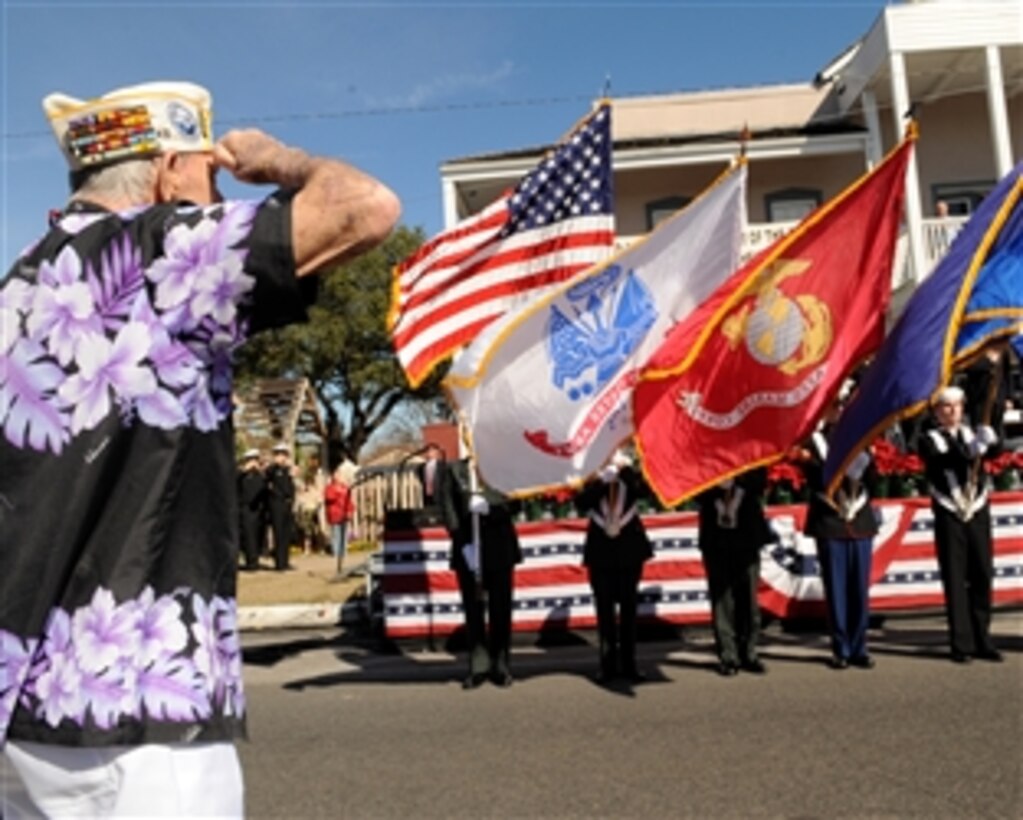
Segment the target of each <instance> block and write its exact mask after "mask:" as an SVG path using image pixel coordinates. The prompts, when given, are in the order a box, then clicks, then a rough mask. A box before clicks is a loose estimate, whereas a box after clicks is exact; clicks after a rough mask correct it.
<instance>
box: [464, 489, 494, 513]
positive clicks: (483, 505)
mask: <svg viewBox="0 0 1023 820" xmlns="http://www.w3.org/2000/svg"><path fill="white" fill-rule="evenodd" d="M469 512H471V513H476V514H478V515H486V514H487V513H488V512H490V505H489V504H488V503H487V499H485V498H484V497H483V496H482V495H480V494H479V493H473V494H472V495H471V496H470V497H469Z"/></svg>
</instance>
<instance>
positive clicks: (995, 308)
mask: <svg viewBox="0 0 1023 820" xmlns="http://www.w3.org/2000/svg"><path fill="white" fill-rule="evenodd" d="M1021 202H1023V163H1020V164H1019V165H1017V166H1016V167H1015V168H1014V169H1013V170H1012V171H1011V172H1010V173H1009V174H1008V175H1007V176H1006V177H1004V178H1003V179H1002V180H1001V181H1000V182H999V183H998V185H997V186H995V189H994V190H993V191H992V192H991V193H990V194H989V195H988V196H987V197H986V198H985V199H984V201H983V202H981V204H980V207H979V208H978V209H977V212H976V213H975V214H974V216H973V218H972V219H971V220H970V221H969V222H967V223H966V225H964V226H963V229H962V230H961V231H960V233H959V235H958V236H957V237H956V238H955V241H954V242H953V243H952V247H951V248H949V250H948V253H947V254H946V256H945V257H944V259H942V260H941V262H940V263H939V264H938V266H937V267H936V268H935V269H934V272H933V273H932V274H931V275H930V276H929V277H928V278H927V279H926V280H924V282H923V283H922V284H921V285H920V286H919V287H918V288H917V289H916V291H915V292H914V293H913V296H912V298H911V299H910V300H909V303H908V304H907V305H906V308H905V310H904V311H903V313H902V316H900V317H899V321H898V322H897V323H896V325H895V327H894V328H893V329H892V332H891V333H890V334H889V335H888V337H887V338H886V339H885V341H884V344H883V345H882V346H881V349H880V350H879V351H878V353H877V356H876V357H875V358H874V360H873V362H872V363H871V364H870V366H869V367H868V368H867V370H866V372H865V373H864V375H863V378H862V379H861V380H860V384H859V390H857V393H856V397H855V398H854V399H853V401H852V402H851V403H850V405H849V406H848V407H847V408H846V411H845V412H844V413H843V414H842V417H841V418H840V419H839V421H838V424H837V426H836V427H835V431H834V434H833V437H832V441H831V447H830V448H829V453H828V460H827V463H826V464H825V466H824V481H825V483H826V484H827V485H828V486H829V487H830V486H831V485H832V484H837V482H838V479H839V477H840V476H841V475H842V473H843V472H844V470H845V467H846V465H847V464H848V463H849V461H850V460H851V459H852V458H853V457H854V456H855V454H856V453H857V452H858V451H859V450H861V449H862V448H864V447H866V446H868V445H869V444H870V443H871V442H872V441H873V440H874V439H875V438H876V437H877V436H879V435H880V434H881V433H883V432H884V431H885V430H886V429H887V428H888V427H890V426H891V425H892V424H894V423H895V422H897V421H899V420H900V419H903V418H908V417H910V416H913V415H915V414H916V413H918V412H920V411H921V410H923V409H925V408H926V407H927V406H928V405H929V403H930V401H931V397H932V396H933V395H934V394H935V393H936V392H937V391H938V390H939V389H941V388H942V387H944V386H945V385H946V384H948V382H949V379H950V378H951V376H952V373H953V371H954V370H956V369H957V368H958V367H961V366H962V365H964V364H966V363H968V362H969V361H970V360H971V359H972V358H973V357H974V356H976V355H977V353H978V352H979V351H980V350H981V349H982V348H983V347H984V346H985V345H987V344H989V343H991V342H993V341H996V340H1000V339H1004V340H1009V339H1011V338H1013V337H1015V336H1017V335H1018V334H1019V333H1020V332H1021V330H1023V205H1021Z"/></svg>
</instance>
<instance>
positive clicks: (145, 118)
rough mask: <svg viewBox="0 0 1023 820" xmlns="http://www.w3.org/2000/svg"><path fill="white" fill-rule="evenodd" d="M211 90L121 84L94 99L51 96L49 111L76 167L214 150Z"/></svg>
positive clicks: (173, 84)
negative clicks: (175, 153) (174, 152)
mask: <svg viewBox="0 0 1023 820" xmlns="http://www.w3.org/2000/svg"><path fill="white" fill-rule="evenodd" d="M211 103H212V100H211V97H210V92H209V91H207V90H206V89H205V88H203V87H202V86H198V85H195V84H193V83H181V82H157V83H143V84H142V85H133V86H128V87H127V88H119V89H117V90H116V91H111V92H110V93H109V94H104V95H103V96H102V97H97V98H96V99H92V100H79V99H75V98H74V97H69V96H68V95H67V94H50V95H49V96H48V97H46V99H44V100H43V111H44V112H46V116H47V118H48V119H49V120H50V126H51V127H52V128H53V133H54V135H55V136H56V137H57V143H58V144H59V145H60V149H61V151H63V152H64V157H65V158H66V159H67V162H68V165H69V166H70V167H71V170H72V171H78V170H81V169H82V168H91V167H96V166H99V165H106V164H109V163H111V162H116V161H117V160H121V159H127V158H135V159H140V158H142V157H147V156H155V155H156V154H161V153H163V152H164V151H212V150H213V133H212V127H211V119H212V108H211Z"/></svg>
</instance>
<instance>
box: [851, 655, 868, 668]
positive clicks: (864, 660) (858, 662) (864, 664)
mask: <svg viewBox="0 0 1023 820" xmlns="http://www.w3.org/2000/svg"><path fill="white" fill-rule="evenodd" d="M849 665H850V666H855V667H858V668H859V669H873V668H874V659H873V658H872V657H870V655H860V657H858V658H850V659H849Z"/></svg>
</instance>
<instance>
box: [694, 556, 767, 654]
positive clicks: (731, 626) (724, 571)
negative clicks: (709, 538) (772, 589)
mask: <svg viewBox="0 0 1023 820" xmlns="http://www.w3.org/2000/svg"><path fill="white" fill-rule="evenodd" d="M700 554H701V555H702V557H703V566H704V569H705V570H706V572H707V586H708V587H709V590H710V606H711V614H712V616H713V623H714V644H715V646H716V649H717V654H718V658H720V659H721V661H722V662H723V663H728V664H733V665H737V664H740V663H742V662H743V661H752V660H754V659H756V657H757V641H758V640H759V638H760V607H759V605H758V604H757V585H758V583H759V582H760V550H759V548H752V547H748V546H745V545H743V546H738V545H735V544H709V545H708V546H707V547H706V548H704V549H702V550H701V553H700Z"/></svg>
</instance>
